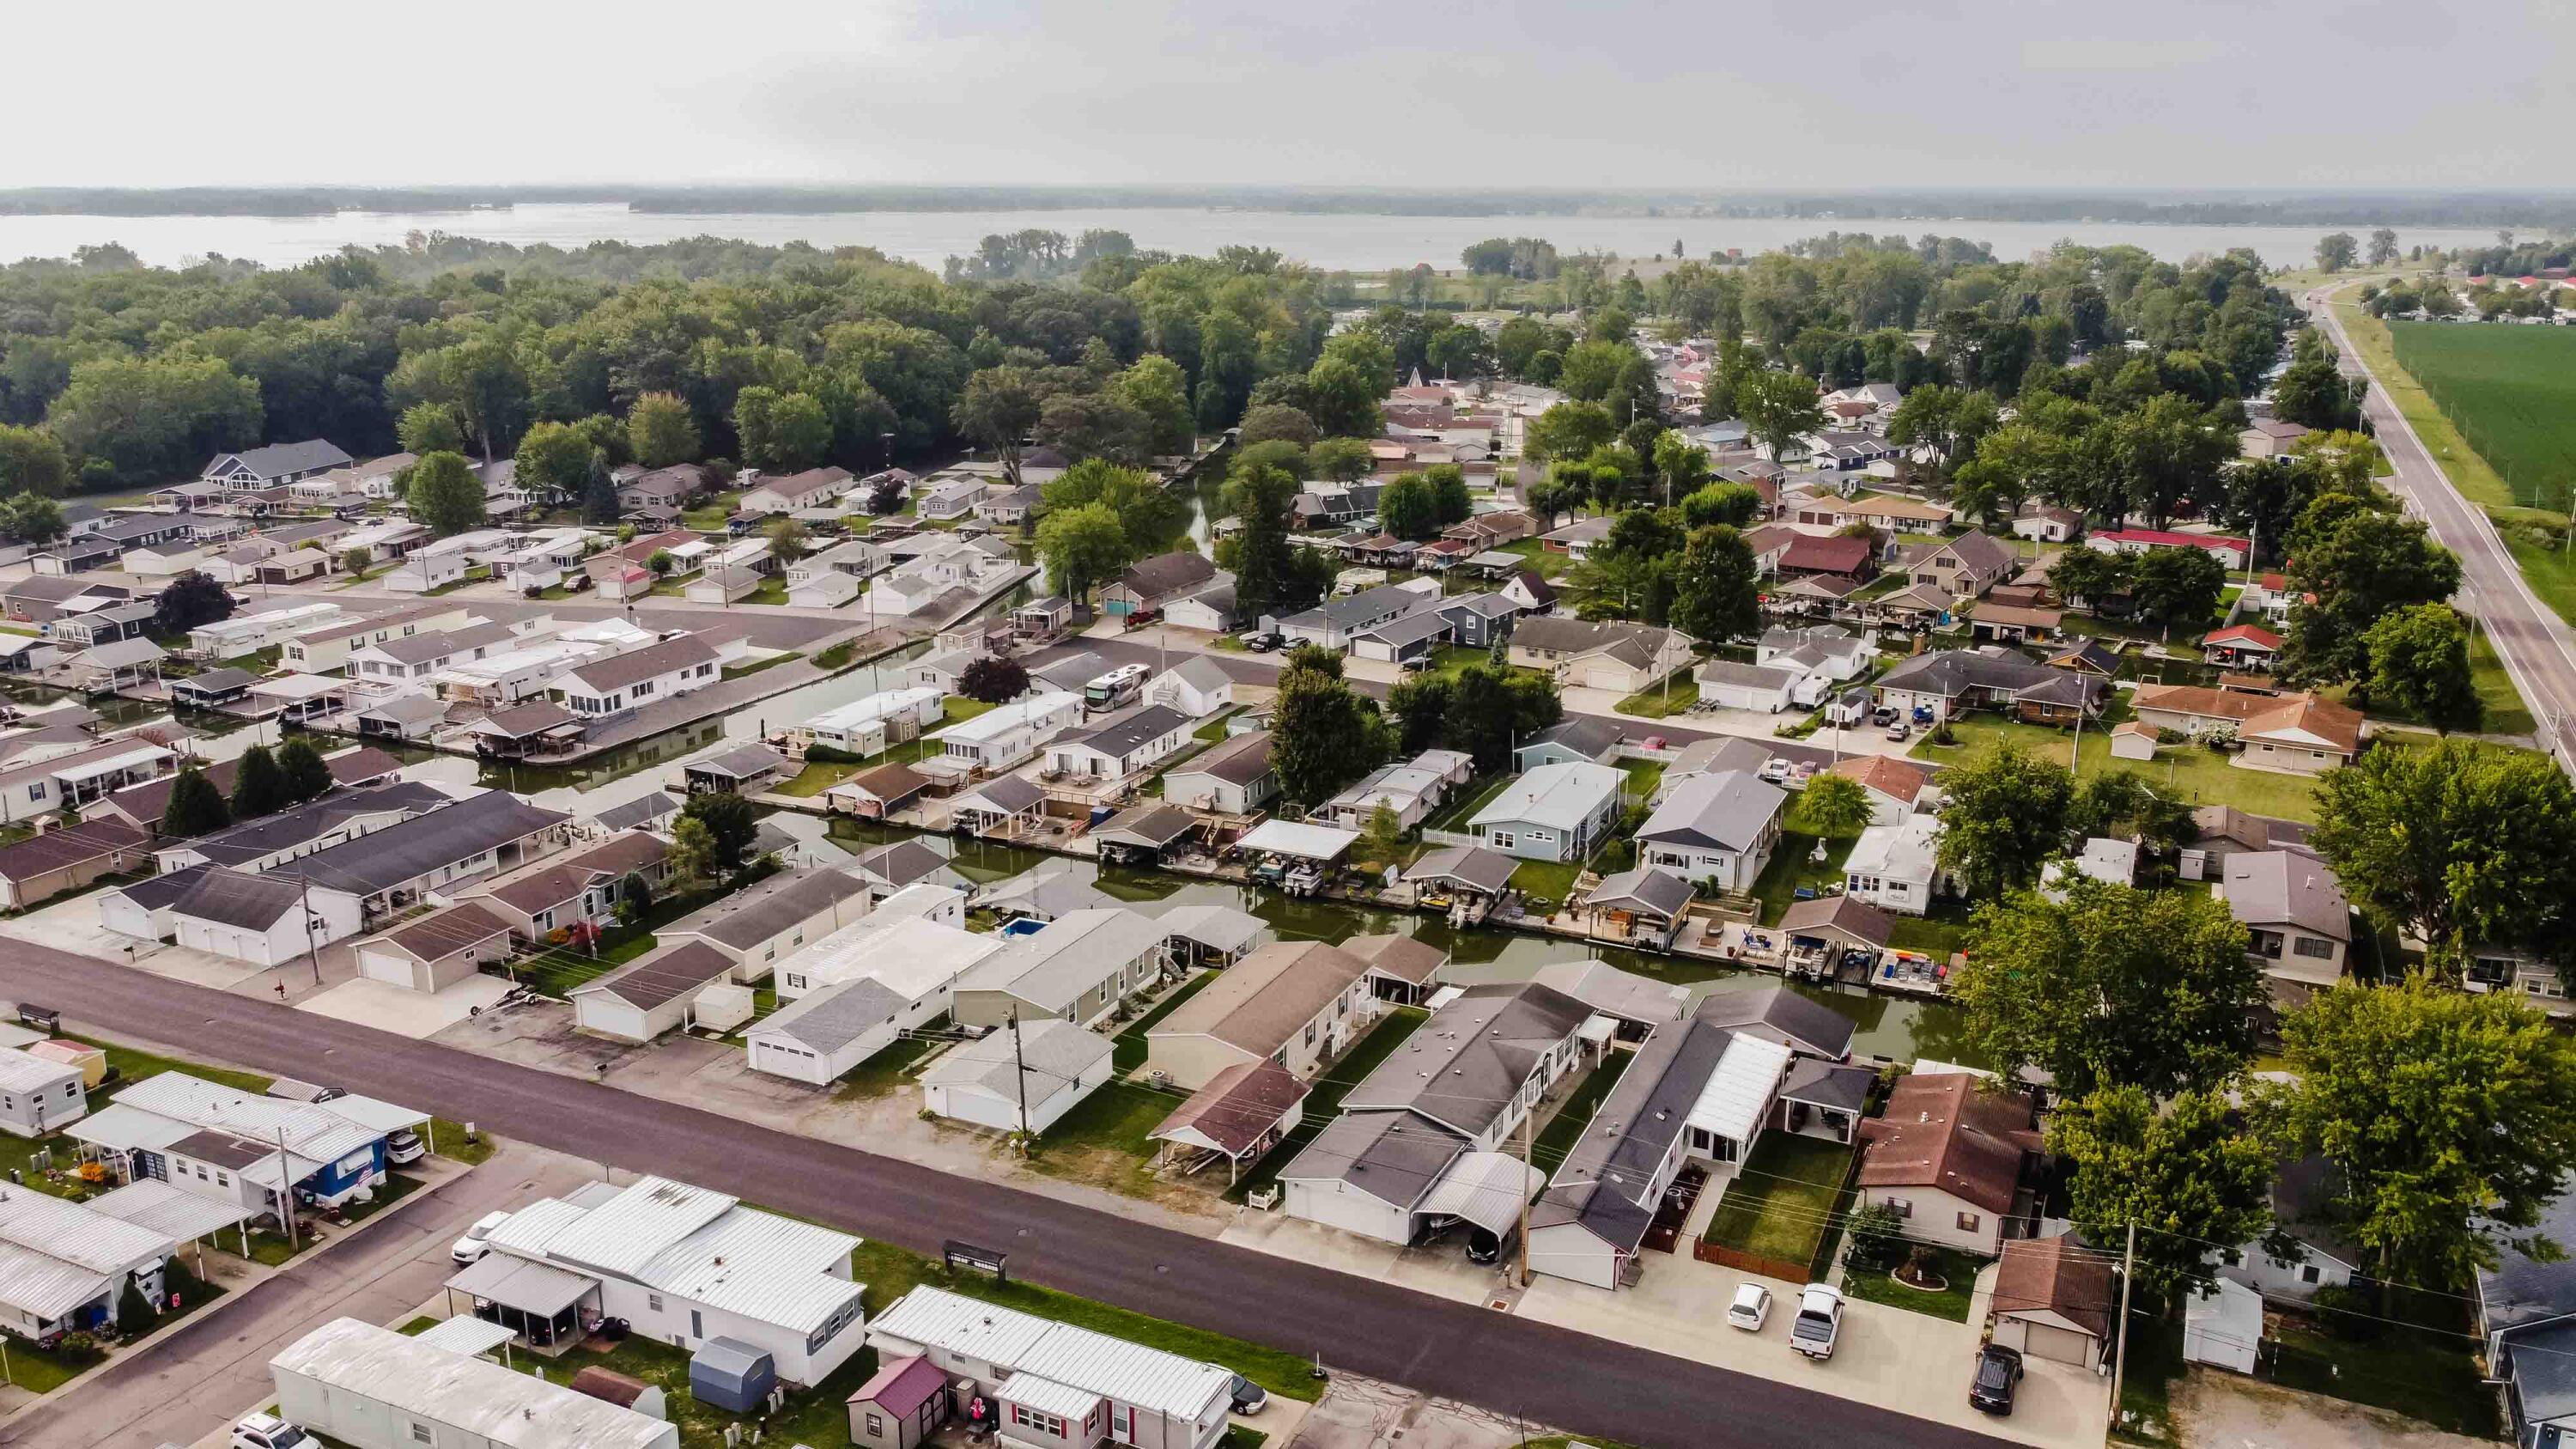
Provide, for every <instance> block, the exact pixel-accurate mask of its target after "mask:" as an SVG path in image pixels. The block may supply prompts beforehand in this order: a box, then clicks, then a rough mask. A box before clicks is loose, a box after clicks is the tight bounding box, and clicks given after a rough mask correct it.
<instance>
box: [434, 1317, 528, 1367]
mask: <svg viewBox="0 0 2576 1449" xmlns="http://www.w3.org/2000/svg"><path fill="white" fill-rule="evenodd" d="M516 1337H518V1335H517V1334H515V1333H513V1332H511V1331H510V1330H509V1329H506V1328H503V1327H502V1326H501V1325H499V1324H497V1323H494V1322H492V1321H491V1320H489V1319H484V1318H476V1317H474V1316H473V1315H472V1314H469V1313H460V1314H457V1315H456V1316H455V1317H453V1318H449V1319H446V1320H443V1321H441V1322H438V1323H433V1324H431V1325H430V1326H429V1327H427V1328H424V1329H422V1330H421V1331H420V1332H418V1333H415V1334H413V1335H412V1341H413V1342H415V1343H425V1344H428V1345H429V1346H430V1347H432V1348H443V1349H445V1350H447V1351H448V1352H449V1353H461V1354H464V1355H465V1356H466V1357H468V1358H472V1357H473V1356H475V1355H476V1354H483V1353H490V1352H491V1351H492V1350H494V1349H496V1348H499V1347H500V1346H501V1345H503V1344H505V1343H508V1342H509V1341H510V1340H511V1339H513V1338H516Z"/></svg>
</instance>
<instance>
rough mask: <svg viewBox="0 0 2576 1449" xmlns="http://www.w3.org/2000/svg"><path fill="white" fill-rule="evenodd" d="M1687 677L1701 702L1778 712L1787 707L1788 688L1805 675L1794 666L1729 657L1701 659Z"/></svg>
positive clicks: (1792, 686) (1795, 686)
mask: <svg viewBox="0 0 2576 1449" xmlns="http://www.w3.org/2000/svg"><path fill="white" fill-rule="evenodd" d="M1691 677H1692V678H1693V679H1694V680H1696V681H1697V682H1698V684H1699V697H1700V702H1701V703H1703V704H1707V705H1713V706H1715V707H1717V708H1719V709H1745V710H1754V711H1757V712H1759V713H1762V714H1778V713H1779V712H1780V711H1782V710H1784V709H1787V708H1789V706H1790V704H1791V702H1792V701H1791V698H1790V693H1791V691H1792V690H1794V689H1795V688H1797V686H1798V684H1799V683H1800V681H1802V680H1803V679H1805V678H1806V677H1807V676H1805V675H1804V674H1802V673H1800V672H1799V671H1797V670H1795V669H1788V668H1764V667H1763V666H1761V665H1759V664H1744V663H1739V662H1738V661H1736V660H1733V659H1703V660H1701V661H1700V662H1699V663H1698V664H1697V665H1696V666H1694V667H1693V668H1692V670H1691Z"/></svg>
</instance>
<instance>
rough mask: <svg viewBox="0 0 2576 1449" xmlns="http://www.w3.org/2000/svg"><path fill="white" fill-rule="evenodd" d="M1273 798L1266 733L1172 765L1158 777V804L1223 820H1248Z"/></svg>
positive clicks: (1275, 784)
mask: <svg viewBox="0 0 2576 1449" xmlns="http://www.w3.org/2000/svg"><path fill="white" fill-rule="evenodd" d="M1278 793H1279V775H1278V772H1277V771H1275V770H1273V769H1272V768H1271V765H1270V732H1269V731H1267V730H1255V731H1253V732H1252V733H1250V734H1241V735H1235V736H1233V737H1232V738H1230V739H1226V740H1223V741H1220V742H1219V743H1217V744H1216V745H1213V746H1211V747H1210V748H1208V749H1206V750H1203V751H1201V752H1199V753H1198V754H1196V755H1193V756H1191V757H1190V758H1189V759H1187V760H1184V761H1182V762H1181V763H1180V764H1178V765H1175V766H1173V767H1172V768H1171V770H1170V771H1168V772H1167V773H1166V774H1165V775H1164V776H1163V798H1164V799H1166V800H1168V801H1171V802H1172V803H1173V804H1175V805H1182V806H1186V807H1188V808H1189V809H1192V810H1202V811H1208V812H1212V813H1217V814H1224V815H1250V814H1251V813H1253V812H1254V811H1256V810H1259V809H1261V808H1262V807H1263V806H1265V805H1267V804H1269V803H1270V801H1271V800H1272V799H1273V798H1274V797H1276V796H1277V795H1278Z"/></svg>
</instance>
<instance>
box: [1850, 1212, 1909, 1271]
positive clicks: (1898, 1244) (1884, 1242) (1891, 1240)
mask: <svg viewBox="0 0 2576 1449" xmlns="http://www.w3.org/2000/svg"><path fill="white" fill-rule="evenodd" d="M1904 1235H1905V1219H1903V1218H1902V1217H1899V1216H1898V1215H1897V1212H1896V1209H1894V1208H1892V1207H1889V1206H1888V1205H1887V1204H1885V1203H1883V1202H1877V1203H1871V1204H1870V1205H1869V1206H1867V1207H1865V1208H1862V1209H1860V1210H1859V1211H1858V1212H1855V1213H1853V1214H1852V1215H1851V1251H1850V1253H1849V1254H1848V1255H1846V1256H1847V1258H1848V1261H1849V1262H1850V1263H1851V1265H1852V1266H1853V1267H1855V1268H1861V1269H1866V1270H1868V1271H1871V1272H1878V1273H1884V1272H1886V1271H1888V1270H1889V1269H1890V1268H1893V1267H1895V1266H1896V1264H1897V1262H1898V1260H1900V1259H1902V1258H1903V1257H1904V1256H1905V1248H1906V1244H1905V1236H1904Z"/></svg>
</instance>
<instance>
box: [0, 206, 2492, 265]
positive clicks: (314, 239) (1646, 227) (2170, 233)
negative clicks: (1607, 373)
mask: <svg viewBox="0 0 2576 1449" xmlns="http://www.w3.org/2000/svg"><path fill="white" fill-rule="evenodd" d="M1095 227H1098V228H1108V229H1112V230H1117V231H1123V232H1126V233H1127V234H1128V235H1129V236H1132V237H1134V238H1135V240H1136V245H1138V246H1140V247H1147V248H1155V249H1160V250H1164V251H1173V252H1187V253H1195V254H1199V255H1206V254H1209V253H1213V252H1214V251H1215V250H1216V249H1217V248H1218V247H1221V246H1227V245H1233V244H1243V245H1251V246H1266V247H1275V248H1277V249H1278V250H1279V251H1280V252H1282V253H1284V254H1285V255H1287V256H1289V257H1292V258H1295V259H1297V260H1299V261H1302V262H1306V263H1309V264H1311V265H1314V266H1318V267H1324V268H1329V269H1334V270H1350V271H1382V270H1384V269H1386V268H1388V267H1410V266H1412V265H1413V264H1414V263H1416V262H1429V263H1430V264H1431V265H1433V266H1435V267H1455V266H1457V265H1458V254H1459V252H1460V251H1462V250H1463V249H1465V248H1466V247H1468V246H1470V245H1472V244H1473V243H1475V242H1478V241H1482V240H1484V239H1485V238H1487V237H1493V236H1535V237H1543V238H1545V239H1547V240H1549V241H1551V242H1554V243H1555V244H1556V246H1557V248H1558V249H1559V250H1560V251H1565V252H1573V251H1578V250H1604V251H1609V252H1612V253H1615V254H1617V255H1620V256H1628V257H1636V256H1657V255H1666V254H1669V252H1670V251H1671V248H1672V245H1673V243H1674V242H1675V241H1676V240H1678V241H1680V242H1681V243H1682V246H1683V250H1684V251H1685V253H1686V254H1688V255H1690V256H1694V257H1704V256H1707V255H1709V254H1710V253H1711V252H1713V251H1723V250H1725V249H1726V248H1729V247H1733V248H1738V249H1740V250H1742V251H1743V252H1744V253H1745V254H1746V255H1748V256H1750V255H1752V254H1753V253H1756V252H1762V251H1769V250H1772V249H1774V248H1777V247H1781V246H1785V245H1787V244H1788V243H1790V242H1794V241H1798V240H1801V239H1803V238H1806V237H1812V236H1818V235H1822V234H1823V233H1825V232H1828V231H1845V232H1851V231H1866V232H1871V233H1876V234H1879V235H1885V234H1887V233H1890V232H1894V233H1897V234H1900V235H1903V236H1908V237H1919V236H1922V235H1924V234H1925V233H1927V232H1928V233H1933V234H1937V235H1941V236H1958V237H1966V238H1969V239H1970V240H1974V241H1982V242H1987V243H1989V244H1991V245H1992V246H1993V247H1994V249H1995V254H1996V255H1997V256H1999V257H2004V258H2014V257H2024V256H2028V255H2030V254H2031V253H2033V252H2036V251H2039V250H2042V249H2044V248H2046V247H2048V246H2050V245H2052V244H2053V243H2056V242H2059V241H2064V240H2073V241H2077V242H2081V243H2084V244H2085V245H2088V246H2115V245H2121V244H2127V245H2134V246H2139V247H2143V248H2145V249H2146V250H2148V251H2150V252H2153V253H2155V254H2156V255H2157V256H2159V257H2164V258H2167V259H2170V260H2174V261H2180V260H2182V259H2183V258H2185V257H2188V256H2192V255H2194V254H2196V253H2202V252H2219V251H2225V250H2227V249H2229V248H2231V247H2252V248H2253V249H2254V250H2255V252H2256V253H2257V254H2258V255H2260V256H2261V257H2262V258H2263V260H2264V261H2265V262H2268V263H2270V264H2272V265H2274V266H2280V267H2291V266H2305V265H2308V264H2309V262H2310V261H2311V260H2312V259H2313V256H2314V253H2315V248H2316V244H2317V238H2318V237H2319V236H2321V235H2323V234H2324V233H2325V232H2327V231H2329V230H2334V229H2335V228H2328V227H2283V226H2152V225H2142V224H2139V223H2134V222H2018V221H1971V220H1962V219H1958V218H1940V217H1921V216H1913V217H1869V216H1850V217H1671V216H1667V217H1652V216H1365V215H1350V214H1331V215H1318V214H1308V213H1300V212H1276V211H1216V210H1196V211H1193V210H1181V209H1134V208H1121V209H1100V210H1085V211H899V212H835V213H824V214H817V215H798V214H769V213H756V212H745V213H704V214H690V215H663V214H654V213H646V212H633V211H629V210H627V209H626V208H625V207H622V206H614V205H606V206H602V205H582V206H571V205H566V206H520V207H515V208H511V209H508V210H502V211H448V212H360V211H349V212H340V213H337V214H335V215H331V216H309V217H307V216H298V217H256V216H146V217H122V216H0V262H10V261H17V260H20V259H22V258H26V257H67V256H70V255H71V254H72V252H73V251H74V250H75V249H76V248H79V247H82V246H89V245H97V244H101V243H105V242H118V243H121V244H123V245H124V246H126V247H128V248H130V249H131V250H132V251H134V253H135V254H136V255H138V256H140V257H142V258H143V259H144V260H145V261H147V262H152V263H155V264H158V265H165V266H166V265H173V264H177V263H180V262H183V261H185V260H187V259H189V258H194V257H203V256H206V255H208V254H220V255H223V256H227V257H236V258H246V259H248V260H251V261H255V262H259V263H261V264H262V265H265V266H272V267H285V266H293V265H295V264H297V263H299V262H303V261H306V260H309V259H311V258H313V257H317V256H323V255H326V254H328V253H331V252H334V251H337V250H339V249H340V248H341V247H343V246H350V245H356V246H368V247H372V246H392V245H400V244H401V242H402V240H403V238H404V236H405V235H406V234H408V233H411V232H415V231H418V232H447V233H449V234H451V235H456V236H474V237H482V238H485V239H488V240H492V241H502V242H509V243H512V244H514V245H519V246H527V245H532V244H535V243H539V242H548V243H552V244H554V245H556V246H560V247H567V248H569V247H578V246H582V245H584V244H586V243H589V242H593V241H624V242H635V243H651V242H663V241H673V240H677V239H679V238H682V237H693V236H720V237H733V238H740V239H742V240H746V241H753V242H761V243H768V244H773V245H774V244H779V243H784V242H791V241H805V242H811V243H813V244H814V245H816V246H822V247H835V246H872V247H875V248H877V249H879V250H880V251H883V252H885V253H886V254H887V255H889V256H893V257H899V258H902V259H904V260H906V261H914V262H919V263H921V264H922V265H924V266H927V267H930V268H932V269H933V270H936V269H937V268H938V266H939V264H940V263H941V261H943V260H944V259H946V258H948V257H950V256H962V255H965V254H967V253H970V252H972V251H974V250H975V247H976V244H977V243H978V242H980V241H981V240H982V239H983V238H984V237H986V236H988V235H991V234H993V233H997V232H1015V231H1021V230H1025V229H1029V228H1041V229H1045V230H1050V231H1060V232H1063V233H1065V234H1066V235H1068V236H1071V235H1075V234H1077V233H1080V232H1083V231H1086V230H1089V229H1092V228H1095ZM2345 229H2346V230H2350V231H2352V232H2354V233H2355V234H2356V235H2361V234H2366V233H2367V232H2368V231H2369V228H2367V227H2351V228H2345ZM2398 240H2399V243H2400V244H2401V245H2406V246H2412V245H2416V244H2418V243H2421V244H2424V245H2428V246H2441V247H2446V248H2447V247H2457V246H2484V245H2488V244H2491V243H2492V242H2493V241H2494V240H2495V233H2494V232H2493V231H2491V230H2484V229H2480V228H2474V227H2468V228H2442V229H2426V230H2406V229H2401V230H2400V231H2399V233H2398Z"/></svg>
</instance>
